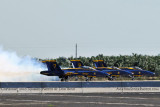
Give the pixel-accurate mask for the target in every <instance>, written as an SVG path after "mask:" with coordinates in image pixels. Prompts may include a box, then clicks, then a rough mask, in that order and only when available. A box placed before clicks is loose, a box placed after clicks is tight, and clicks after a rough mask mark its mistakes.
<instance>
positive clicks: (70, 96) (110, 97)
mask: <svg viewBox="0 0 160 107" xmlns="http://www.w3.org/2000/svg"><path fill="white" fill-rule="evenodd" d="M47 96H58V97H59V96H61V97H66V96H70V97H86V98H90V97H91V98H93V97H98V98H114V99H115V98H120V99H136V100H137V99H140V100H145V99H146V100H147V99H160V98H139V97H107V96H106V97H104V96H79V95H47Z"/></svg>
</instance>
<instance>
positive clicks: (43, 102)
mask: <svg viewBox="0 0 160 107" xmlns="http://www.w3.org/2000/svg"><path fill="white" fill-rule="evenodd" d="M7 100H9V101H14V102H17V101H27V102H28V101H29V102H31V103H27V104H30V105H31V104H48V103H61V104H63V103H64V104H82V103H83V104H100V105H126V106H127V105H132V106H151V107H152V106H153V107H154V106H160V105H154V104H129V103H105V102H73V101H72V102H71V101H55V100H54V101H39V100H13V99H7ZM17 104H18V105H20V104H22V105H24V103H16V104H15V103H14V105H17ZM25 104H26V103H25Z"/></svg>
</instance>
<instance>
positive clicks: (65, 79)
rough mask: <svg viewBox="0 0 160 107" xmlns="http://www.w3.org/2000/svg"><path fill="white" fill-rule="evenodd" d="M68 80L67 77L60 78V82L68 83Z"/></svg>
mask: <svg viewBox="0 0 160 107" xmlns="http://www.w3.org/2000/svg"><path fill="white" fill-rule="evenodd" d="M68 79H69V77H68V76H66V77H63V78H61V81H68Z"/></svg>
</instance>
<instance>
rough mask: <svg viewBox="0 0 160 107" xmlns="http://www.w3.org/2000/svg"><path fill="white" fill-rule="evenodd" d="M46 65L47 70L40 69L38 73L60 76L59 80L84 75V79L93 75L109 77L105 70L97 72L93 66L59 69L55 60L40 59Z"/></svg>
mask: <svg viewBox="0 0 160 107" xmlns="http://www.w3.org/2000/svg"><path fill="white" fill-rule="evenodd" d="M42 62H43V63H45V64H46V65H47V68H48V70H47V71H41V72H40V74H42V75H47V76H58V77H59V78H61V81H67V80H68V78H69V77H73V76H75V77H82V76H84V77H86V81H88V80H89V79H88V78H93V77H107V78H110V75H109V74H108V73H105V72H99V71H98V70H96V69H93V68H90V67H88V68H67V69H61V68H60V67H59V65H58V64H57V62H56V61H55V60H45V61H42Z"/></svg>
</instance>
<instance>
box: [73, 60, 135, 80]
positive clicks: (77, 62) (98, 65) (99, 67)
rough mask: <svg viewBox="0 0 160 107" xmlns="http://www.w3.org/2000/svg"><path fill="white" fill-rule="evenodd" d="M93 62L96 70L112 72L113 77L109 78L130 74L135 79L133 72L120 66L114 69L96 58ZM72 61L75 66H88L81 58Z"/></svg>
mask: <svg viewBox="0 0 160 107" xmlns="http://www.w3.org/2000/svg"><path fill="white" fill-rule="evenodd" d="M93 62H94V64H95V69H96V70H99V71H100V72H103V73H107V74H110V76H111V77H112V78H109V79H113V78H114V77H119V76H120V75H125V76H129V77H132V79H134V77H133V74H132V73H131V72H127V71H124V70H120V69H118V68H116V69H113V68H110V67H106V64H105V63H104V62H103V60H95V61H93ZM71 63H72V66H73V68H85V67H87V66H84V65H83V63H82V62H81V61H80V60H71Z"/></svg>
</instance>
